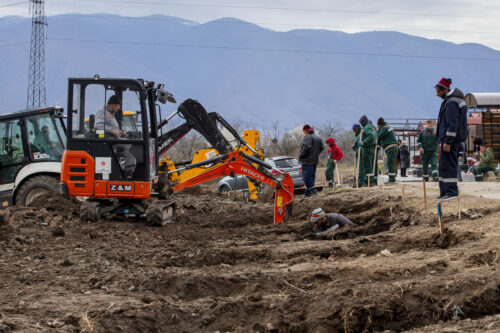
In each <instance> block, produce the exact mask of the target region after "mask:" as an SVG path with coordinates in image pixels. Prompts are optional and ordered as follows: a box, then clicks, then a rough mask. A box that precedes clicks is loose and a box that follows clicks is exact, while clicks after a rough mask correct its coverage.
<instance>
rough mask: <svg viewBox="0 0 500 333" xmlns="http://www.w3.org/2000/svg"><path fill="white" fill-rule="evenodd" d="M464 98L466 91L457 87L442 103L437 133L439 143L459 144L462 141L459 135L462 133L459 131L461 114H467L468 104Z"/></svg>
mask: <svg viewBox="0 0 500 333" xmlns="http://www.w3.org/2000/svg"><path fill="white" fill-rule="evenodd" d="M463 99H464V93H463V92H462V91H461V90H460V89H458V88H455V89H453V90H452V91H450V92H449V93H448V94H447V95H446V97H445V99H444V100H443V103H441V108H440V110H439V117H438V123H437V133H436V136H437V143H438V144H443V143H447V144H449V145H458V143H459V142H460V140H459V137H460V136H461V135H462V133H459V130H460V116H461V114H463V113H465V115H466V114H467V105H466V104H465V102H464V100H463Z"/></svg>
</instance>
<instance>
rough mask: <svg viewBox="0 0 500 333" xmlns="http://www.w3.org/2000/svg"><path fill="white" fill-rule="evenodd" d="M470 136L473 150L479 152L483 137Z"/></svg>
mask: <svg viewBox="0 0 500 333" xmlns="http://www.w3.org/2000/svg"><path fill="white" fill-rule="evenodd" d="M470 138H471V139H472V147H473V149H472V151H473V152H474V153H479V152H480V150H481V145H482V144H483V138H480V137H478V136H474V135H471V137H470Z"/></svg>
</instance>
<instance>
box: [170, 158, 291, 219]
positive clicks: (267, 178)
mask: <svg viewBox="0 0 500 333" xmlns="http://www.w3.org/2000/svg"><path fill="white" fill-rule="evenodd" d="M251 163H256V164H259V165H260V166H262V167H263V168H261V169H257V168H255V167H254V166H253V165H252V164H251ZM206 164H216V166H215V167H214V168H212V169H209V170H207V171H205V172H202V173H200V174H198V175H196V176H195V177H192V178H190V179H188V180H186V181H185V182H182V183H179V184H176V185H174V186H172V187H171V188H170V192H177V191H180V190H182V189H185V188H188V187H191V186H195V185H198V184H201V183H204V182H207V181H210V180H212V179H215V178H219V177H224V176H229V175H244V176H247V177H249V178H253V179H255V180H258V181H259V182H262V183H264V184H267V185H269V186H271V187H273V188H275V189H276V191H275V195H274V223H275V224H278V223H281V222H287V221H288V219H289V218H290V217H291V215H292V208H293V201H294V196H293V181H292V178H291V177H290V175H289V174H288V173H286V174H284V177H283V180H281V181H278V180H276V179H275V177H274V176H273V175H272V174H271V173H269V172H268V171H267V170H266V169H271V166H269V165H267V164H266V163H264V162H262V161H261V160H259V159H257V158H255V157H252V156H250V155H247V154H245V153H243V152H241V151H235V152H230V153H227V154H224V155H219V156H216V157H213V158H210V159H208V160H205V161H202V162H199V163H194V164H189V165H186V166H183V167H182V168H179V169H176V170H172V171H168V172H167V173H173V172H179V171H181V170H189V169H192V168H197V167H200V166H202V165H206Z"/></svg>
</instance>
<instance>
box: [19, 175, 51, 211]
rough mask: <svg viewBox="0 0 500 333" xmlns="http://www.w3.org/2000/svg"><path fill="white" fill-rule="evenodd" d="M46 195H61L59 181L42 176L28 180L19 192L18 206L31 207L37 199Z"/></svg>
mask: <svg viewBox="0 0 500 333" xmlns="http://www.w3.org/2000/svg"><path fill="white" fill-rule="evenodd" d="M46 193H56V194H58V193H59V180H58V179H57V178H55V177H52V176H47V175H40V176H35V177H32V178H30V179H28V180H27V181H26V182H24V183H23V184H22V185H21V187H20V188H19V189H18V190H17V194H16V204H17V205H21V206H26V207H29V206H31V205H32V204H33V201H35V199H36V198H38V197H40V196H41V195H44V194H46Z"/></svg>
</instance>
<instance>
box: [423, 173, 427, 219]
mask: <svg viewBox="0 0 500 333" xmlns="http://www.w3.org/2000/svg"><path fill="white" fill-rule="evenodd" d="M422 186H423V187H424V210H425V211H427V189H426V187H425V179H424V178H422Z"/></svg>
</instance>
